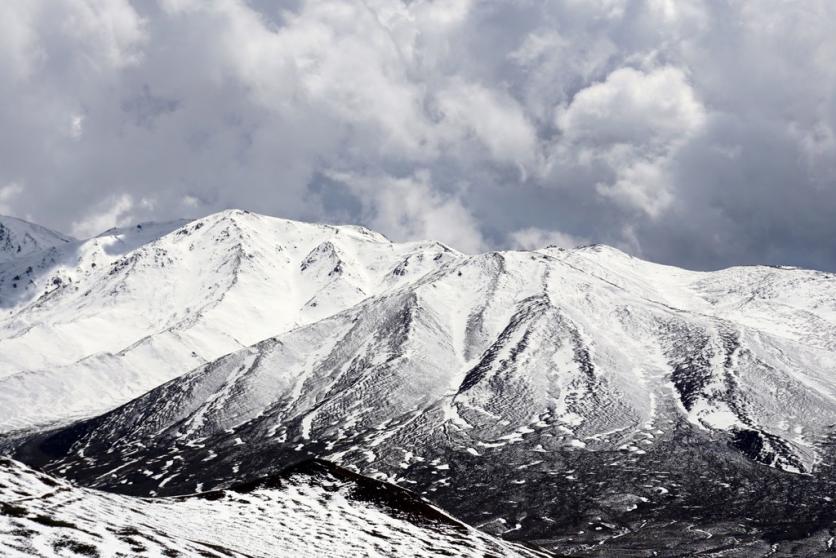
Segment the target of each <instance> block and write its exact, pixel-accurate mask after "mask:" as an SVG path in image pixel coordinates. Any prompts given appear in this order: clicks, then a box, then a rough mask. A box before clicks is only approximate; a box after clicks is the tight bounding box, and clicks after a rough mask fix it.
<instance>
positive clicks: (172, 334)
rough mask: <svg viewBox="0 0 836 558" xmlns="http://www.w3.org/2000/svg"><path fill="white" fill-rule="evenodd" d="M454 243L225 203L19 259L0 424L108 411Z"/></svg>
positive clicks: (387, 281)
mask: <svg viewBox="0 0 836 558" xmlns="http://www.w3.org/2000/svg"><path fill="white" fill-rule="evenodd" d="M456 255H457V254H456V253H455V252H453V251H452V250H449V249H447V248H446V247H443V246H441V245H438V244H435V243H409V244H393V243H391V242H389V241H388V240H386V239H385V238H384V237H382V236H380V235H378V234H376V233H373V232H371V231H368V230H366V229H362V228H360V227H350V226H349V227H332V226H323V225H314V224H307V223H298V222H293V221H286V220H282V219H274V218H270V217H264V216H260V215H254V214H251V213H247V212H241V211H227V212H223V213H220V214H216V215H211V216H209V217H206V218H204V219H200V220H197V221H192V222H186V221H178V222H173V223H166V224H140V225H136V226H135V227H130V228H127V229H114V230H111V231H107V232H106V233H103V234H102V235H100V236H97V237H95V238H92V239H89V240H86V241H83V242H76V243H71V244H67V245H66V246H62V247H60V248H53V249H50V250H48V251H46V252H40V253H37V254H33V255H31V256H29V257H22V258H17V259H15V260H13V261H12V262H8V263H7V264H5V265H0V306H2V307H3V308H2V319H0V393H2V395H0V409H2V411H0V430H9V429H15V428H27V427H31V426H33V425H38V424H40V425H44V424H48V423H50V422H53V421H61V420H68V419H70V418H75V417H78V416H84V415H88V416H89V415H91V414H95V413H97V412H102V411H104V410H107V409H108V408H112V407H113V406H116V405H118V404H119V403H122V402H125V401H127V400H129V399H130V398H132V397H135V396H137V395H139V394H141V393H142V392H144V391H147V390H148V389H151V388H153V387H154V386H157V385H159V384H160V383H162V382H164V381H166V380H169V379H171V378H173V377H176V376H178V375H180V374H183V373H185V372H187V371H188V370H190V369H192V368H194V367H196V366H198V365H200V364H202V363H205V362H207V361H211V360H214V359H216V358H218V357H220V356H221V355H223V354H225V353H228V352H230V351H233V350H236V349H240V348H242V347H246V346H248V345H250V344H252V343H256V342H258V341H260V340H262V339H264V338H266V337H268V336H272V335H276V334H277V333H280V332H283V331H288V330H290V329H293V328H295V327H298V326H299V325H303V324H306V323H310V322H313V321H316V320H319V319H322V318H324V317H326V316H329V315H331V314H334V313H335V312H338V311H340V310H343V309H345V308H348V307H351V306H352V305H354V304H356V303H357V302H359V301H360V300H363V299H364V298H366V297H369V296H371V295H373V294H375V293H376V292H378V291H380V290H381V289H387V288H391V287H392V286H393V285H397V284H398V283H400V282H404V281H408V280H410V279H411V278H414V276H415V275H416V274H420V273H421V272H422V269H423V271H424V272H426V266H424V267H423V268H422V266H421V265H419V264H416V265H413V266H412V267H411V268H410V269H409V272H408V273H407V272H403V274H401V275H395V276H393V275H392V273H393V271H395V270H397V268H398V266H402V265H403V263H404V262H405V261H410V260H416V259H418V260H421V261H424V260H428V261H435V262H438V261H442V260H445V259H448V258H453V257H456ZM435 258H437V259H435ZM18 276H20V277H26V278H27V281H26V283H25V285H24V284H23V282H20V284H15V283H14V278H15V277H18ZM94 394H95V395H94Z"/></svg>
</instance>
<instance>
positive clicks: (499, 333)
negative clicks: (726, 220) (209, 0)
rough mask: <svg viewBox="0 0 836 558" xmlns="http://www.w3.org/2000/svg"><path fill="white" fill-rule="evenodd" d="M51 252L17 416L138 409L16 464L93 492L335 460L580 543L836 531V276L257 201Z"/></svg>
mask: <svg viewBox="0 0 836 558" xmlns="http://www.w3.org/2000/svg"><path fill="white" fill-rule="evenodd" d="M47 254H51V256H49V257H47ZM31 258H32V259H31V261H33V262H34V263H35V264H43V263H44V262H48V263H46V264H44V265H41V267H39V268H37V269H40V270H42V271H40V272H39V274H38V273H34V274H35V275H38V280H37V281H34V286H33V287H32V289H31V291H30V294H29V295H28V296H29V298H26V299H22V300H19V301H16V302H15V303H14V305H13V306H12V308H11V310H10V311H9V316H8V318H6V319H5V320H4V321H3V322H1V323H0V355H2V356H0V359H3V364H2V367H3V368H0V369H2V370H5V374H6V377H5V378H3V379H1V380H0V424H2V425H5V428H6V429H10V428H15V427H20V428H24V427H29V428H31V427H32V426H33V425H36V424H39V423H40V424H43V423H46V422H49V421H59V422H60V421H67V420H68V419H70V418H73V417H77V416H82V415H85V414H88V415H89V414H93V413H94V412H96V411H101V410H104V409H107V408H112V407H115V406H116V405H117V404H119V403H123V402H125V401H127V400H128V399H130V398H132V397H136V399H133V400H132V401H130V402H128V403H126V404H124V405H122V406H119V407H118V408H115V409H114V410H112V411H110V412H108V413H106V414H104V415H102V416H99V417H96V418H93V419H90V420H86V421H81V422H79V423H77V424H74V425H72V426H70V427H68V428H64V429H61V430H58V431H57V432H54V433H50V434H47V435H40V434H39V435H37V436H35V437H34V438H30V439H28V441H26V443H24V444H23V445H20V446H19V447H18V448H17V450H16V451H17V453H16V455H17V456H18V458H20V459H22V460H23V461H26V462H30V463H34V464H38V465H42V466H45V467H46V468H47V470H49V471H52V472H55V473H57V474H60V475H63V476H67V477H70V478H73V479H76V480H77V481H79V482H81V483H84V484H87V485H90V486H93V487H98V488H105V489H109V490H115V491H120V492H126V493H131V494H137V495H165V494H185V493H191V492H195V491H197V490H200V489H209V488H214V487H224V486H228V485H230V484H232V483H234V482H237V481H240V480H241V479H242V478H257V477H259V476H263V475H269V474H271V473H272V472H273V471H275V469H276V467H282V466H285V465H289V464H292V463H295V462H298V461H300V460H303V459H307V458H310V457H320V458H325V459H328V460H331V461H333V462H336V463H338V464H341V465H342V466H345V467H348V468H351V469H353V470H355V471H358V472H360V473H362V474H364V475H369V476H373V477H377V478H380V479H385V480H387V481H389V482H393V483H396V484H399V485H401V486H406V487H410V488H414V489H415V490H417V491H419V492H420V493H422V494H424V495H425V496H426V497H428V498H431V499H432V500H433V501H435V502H438V503H440V504H441V505H442V506H443V507H445V508H446V509H449V510H451V511H452V512H453V513H455V514H456V515H457V516H460V517H462V518H463V519H465V520H467V521H468V522H469V523H471V524H473V525H478V526H481V527H482V528H483V529H485V530H488V531H491V532H493V533H496V534H501V535H503V536H504V537H507V538H522V539H527V540H532V539H545V540H548V541H549V544H551V545H552V548H554V549H557V550H560V551H561V552H566V551H567V549H568V550H572V549H577V548H581V547H584V548H585V546H584V545H587V546H589V547H590V548H592V546H594V545H597V544H599V543H600V542H602V541H612V540H615V539H618V541H619V542H620V543H621V542H625V541H627V540H629V537H628V536H627V535H628V533H632V532H634V530H635V529H636V528H637V526H641V528H642V529H644V532H649V531H650V530H651V529H655V528H658V529H659V530H660V531H659V532H661V533H665V532H666V531H665V529H671V527H670V526H671V525H672V523H671V521H674V522H686V523H681V525H682V528H685V526H686V525H690V526H691V527H693V526H694V525H702V526H705V521H706V514H709V515H710V514H714V515H711V518H712V521H714V522H715V523H713V524H712V525H715V524H716V525H721V527H717V530H716V531H712V532H711V533H709V534H712V536H715V538H714V540H715V541H716V540H718V539H720V538H721V535H722V533H730V532H732V531H733V530H732V529H730V527H729V525H732V523H729V522H734V521H736V520H737V519H736V518H739V517H748V518H749V520H751V521H752V522H754V523H753V524H752V526H751V532H750V533H749V535H750V536H751V537H752V540H762V539H763V537H767V536H773V535H767V533H775V532H779V533H784V531H782V529H784V527H782V526H781V525H783V523H781V522H782V521H784V519H786V520H787V521H789V519H790V518H791V519H793V521H796V522H801V523H803V524H804V525H807V526H809V528H810V531H809V532H812V531H814V530H815V529H821V528H823V526H824V525H829V524H830V523H831V522H832V521H833V519H836V508H834V506H836V504H834V502H833V500H832V499H827V498H829V496H827V494H829V493H832V486H833V484H832V483H833V482H834V481H836V477H834V475H835V474H834V472H833V468H832V464H833V463H834V457H836V450H834V443H833V440H836V433H834V424H836V276H834V275H833V274H829V273H822V272H816V271H808V270H802V269H789V268H774V267H740V268H731V269H727V270H722V271H717V272H693V271H687V270H682V269H677V268H673V267H668V266H662V265H658V264H653V263H649V262H645V261H642V260H639V259H636V258H633V257H630V256H628V255H626V254H624V253H622V252H620V251H618V250H615V249H613V248H609V247H606V246H589V247H582V248H577V249H573V250H563V249H558V248H544V249H542V250H538V251H533V252H492V253H487V254H478V255H472V256H471V255H465V254H460V253H458V252H455V251H453V250H451V249H449V248H447V247H445V246H443V245H441V244H438V243H432V242H423V243H408V244H397V243H392V242H389V241H388V240H387V239H385V238H383V237H382V236H380V235H377V234H375V233H372V232H370V231H366V230H365V229H359V228H354V227H328V226H321V225H311V224H303V223H296V222H292V221H284V220H280V219H274V218H269V217H263V216H258V215H254V214H248V213H244V212H236V211H233V212H225V213H222V214H218V215H213V216H209V217H206V218H204V219H201V220H198V221H194V222H189V223H186V224H182V223H177V224H174V225H169V226H167V227H161V228H158V226H152V225H143V226H142V228H141V229H134V228H131V229H127V230H120V231H111V232H109V233H107V234H106V235H104V236H102V237H99V238H97V239H91V240H87V241H83V242H80V243H76V244H73V245H72V246H71V247H67V248H63V249H61V250H58V249H52V250H49V251H47V252H44V253H40V254H36V255H33V256H31ZM45 258H46V259H45ZM24 260H25V259H17V260H14V262H17V263H15V265H24V264H25V261H24ZM93 263H96V266H95V267H93V266H92V264H93ZM29 265H33V264H29ZM0 270H2V271H0V277H3V275H2V274H3V273H6V274H8V273H11V272H13V270H10V268H9V266H8V265H7V266H5V267H3V268H0ZM53 277H57V278H58V279H59V281H58V282H57V283H56V282H55V281H54V280H52V278H53ZM50 285H54V286H52V287H50ZM0 288H2V287H0ZM47 339H49V340H50V345H48V346H50V347H55V349H54V350H44V349H42V348H41V347H44V346H47V345H44V343H45V342H46V340H47ZM192 368H193V369H192ZM189 369H192V370H191V371H189V372H188V373H185V372H186V371H187V370H189ZM166 380H170V381H168V382H167V383H164V384H163V385H159V387H155V388H154V389H151V391H148V392H147V393H145V394H144V395H141V396H140V394H141V393H142V392H143V391H145V390H147V389H150V388H152V387H154V386H156V385H158V384H160V383H162V382H164V381H166ZM137 396H138V397H137ZM764 483H768V488H766V487H765V485H764ZM796 499H799V500H798V501H799V502H802V503H803V506H801V507H799V506H800V504H798V505H796V506H795V507H793V506H791V505H790V504H789V503H788V502H790V501H795V500H796ZM709 509H710V510H712V511H710V512H709V511H708V510H709ZM787 510H792V513H789V512H788V511H787ZM654 521H655V522H656V523H654ZM687 522H690V523H687ZM776 522H777V523H776ZM776 525H777V526H776ZM654 526H655V527H654ZM723 529H725V531H723ZM689 532H690V528H689ZM704 532H705V529H704ZM805 533H807V531H805ZM648 536H649V535H648ZM659 536H662V535H659ZM729 536H733V535H731V534H729ZM775 536H778V535H775ZM780 536H784V535H780ZM694 537H695V539H694V540H695V542H694V544H695V545H696V546H690V547H687V549H686V550H687V551H688V552H690V551H695V549H699V548H701V547H700V546H699V545H700V544H702V543H701V542H700V541H701V540H702V537H703V536H702V535H699V534H698V533H697V534H694ZM651 538H652V537H651ZM648 540H649V539H648ZM683 540H684V539H683ZM736 540H740V538H739V537H738V539H736ZM608 544H609V543H608ZM637 544H638V543H637ZM684 551H685V550H683V552H684Z"/></svg>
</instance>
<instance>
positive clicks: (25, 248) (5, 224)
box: [0, 215, 73, 262]
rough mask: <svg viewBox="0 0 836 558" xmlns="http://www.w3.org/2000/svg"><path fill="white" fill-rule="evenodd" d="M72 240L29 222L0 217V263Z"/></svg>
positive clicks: (15, 218) (4, 216)
mask: <svg viewBox="0 0 836 558" xmlns="http://www.w3.org/2000/svg"><path fill="white" fill-rule="evenodd" d="M72 240H73V239H72V238H71V237H69V236H66V235H63V234H61V233H59V232H56V231H53V230H50V229H48V228H46V227H42V226H40V225H36V224H34V223H30V222H29V221H24V220H23V219H18V218H17V217H9V216H6V215H0V262H6V261H9V260H12V259H15V258H18V257H22V256H28V255H29V254H33V253H35V252H40V251H41V250H46V249H48V248H52V247H53V246H59V245H62V244H67V243H69V242H72Z"/></svg>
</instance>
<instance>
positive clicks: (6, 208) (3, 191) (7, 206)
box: [0, 182, 23, 214]
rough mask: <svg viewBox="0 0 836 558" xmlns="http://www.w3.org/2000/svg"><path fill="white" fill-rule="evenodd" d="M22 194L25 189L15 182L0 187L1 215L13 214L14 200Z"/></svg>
mask: <svg viewBox="0 0 836 558" xmlns="http://www.w3.org/2000/svg"><path fill="white" fill-rule="evenodd" d="M21 192H23V187H22V186H21V185H20V184H17V183H14V182H12V183H11V184H6V185H5V186H0V214H4V213H11V212H12V209H11V208H12V206H11V202H12V199H13V198H14V197H15V196H17V195H18V194H20V193H21Z"/></svg>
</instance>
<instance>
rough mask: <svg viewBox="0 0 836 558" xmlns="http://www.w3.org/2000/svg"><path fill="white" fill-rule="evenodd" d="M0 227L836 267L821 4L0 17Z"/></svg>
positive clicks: (197, 8)
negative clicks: (302, 228)
mask: <svg viewBox="0 0 836 558" xmlns="http://www.w3.org/2000/svg"><path fill="white" fill-rule="evenodd" d="M2 10H3V11H4V12H5V13H3V17H2V18H0V101H2V102H0V124H2V130H3V131H2V133H1V134H0V212H7V213H12V214H16V215H18V216H21V217H24V218H29V219H31V220H35V221H39V222H42V223H44V224H47V225H50V226H53V227H56V228H59V229H62V230H65V231H67V232H71V233H74V234H76V235H88V234H93V233H95V232H97V231H98V230H100V229H105V228H107V227H109V226H112V225H114V224H118V223H126V222H130V221H133V220H140V219H142V220H145V219H168V218H173V217H177V216H182V215H194V216H197V215H201V214H205V213H209V212H212V211H216V210H219V209H223V208H227V207H244V208H249V209H252V210H255V211H260V212H263V213H268V214H274V215H281V216H286V217H291V218H303V219H311V220H323V221H354V222H361V223H363V224H366V225H368V226H371V227H373V228H377V229H378V230H380V231H381V232H383V233H386V234H387V235H389V236H391V237H393V238H396V239H404V238H416V237H427V238H437V239H440V240H443V241H446V242H448V243H450V244H452V245H454V246H457V247H460V248H462V249H464V250H470V251H475V250H482V249H488V248H507V247H526V248H532V247H537V246H540V245H545V244H549V243H556V244H561V245H571V244H573V243H577V242H606V243H609V244H613V245H616V246H618V247H621V248H623V249H625V250H627V251H629V252H631V253H634V254H636V255H640V256H642V257H645V258H648V259H653V260H658V261H664V262H668V263H673V264H678V265H685V266H690V267H697V268H713V267H719V266H725V265H732V264H738V263H755V262H760V263H773V264H796V265H804V266H810V267H818V268H825V269H831V270H832V269H836V248H834V247H835V246H836V243H834V242H832V239H833V238H836V219H834V218H833V215H836V138H834V129H836V60H834V52H836V35H835V34H834V33H833V32H832V29H833V28H834V26H836V5H834V4H833V3H831V2H828V1H826V0H821V1H814V0H809V1H805V2H781V1H778V0H758V1H749V2H747V1H741V2H722V1H720V2H716V1H711V2H708V1H705V2H703V1H698V0H677V1H672V0H645V1H628V0H583V1H581V0H562V1H555V2H539V1H538V2H535V1H525V0H516V1H512V2H508V1H502V2H499V1H495V2H492V1H483V2H467V1H465V0H436V1H434V2H428V1H420V0H419V1H411V2H401V1H396V0H374V1H367V2H344V1H339V2H337V1H334V2H331V1H328V0H319V1H316V2H305V1H303V0H294V1H288V2H281V3H275V2H266V1H264V2H262V1H260V0H259V1H256V0H250V1H246V2H245V1H243V0H216V1H208V2H205V1H200V2H198V1H193V0H160V1H159V2H158V3H151V2H137V3H130V2H128V1H127V0H108V1H105V0H59V1H56V2H43V1H33V2H17V3H11V4H8V5H6V6H4V7H3V8H2Z"/></svg>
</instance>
